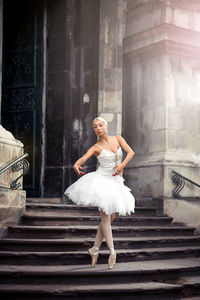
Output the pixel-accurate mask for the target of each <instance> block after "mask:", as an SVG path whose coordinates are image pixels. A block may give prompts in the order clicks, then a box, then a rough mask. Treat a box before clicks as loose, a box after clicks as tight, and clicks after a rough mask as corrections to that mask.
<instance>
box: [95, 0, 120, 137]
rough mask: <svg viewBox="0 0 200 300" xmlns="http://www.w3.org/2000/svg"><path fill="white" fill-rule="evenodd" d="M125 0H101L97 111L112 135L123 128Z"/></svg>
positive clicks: (118, 132)
mask: <svg viewBox="0 0 200 300" xmlns="http://www.w3.org/2000/svg"><path fill="white" fill-rule="evenodd" d="M125 9H126V1H124V0H109V1H107V0H100V44H99V99H98V114H99V115H100V116H101V117H103V118H105V119H106V120H107V121H108V124H109V126H108V129H109V134H110V135H116V134H121V131H122V122H121V119H122V62H123V56H122V52H123V37H124V30H125Z"/></svg>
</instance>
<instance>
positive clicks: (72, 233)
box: [7, 225, 195, 239]
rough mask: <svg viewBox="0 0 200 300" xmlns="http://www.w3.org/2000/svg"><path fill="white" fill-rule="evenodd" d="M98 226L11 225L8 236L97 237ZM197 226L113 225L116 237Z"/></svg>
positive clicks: (173, 232)
mask: <svg viewBox="0 0 200 300" xmlns="http://www.w3.org/2000/svg"><path fill="white" fill-rule="evenodd" d="M96 230H97V227H96V226H86V225H85V226H84V225H82V226H81V225H79V226H76V225H72V226H20V225H19V226H10V227H8V234H7V237H13V238H27V239H29V238H44V239H46V238H55V239H60V238H69V237H74V238H75V237H86V238H88V236H89V237H95V236H96ZM194 230H195V228H192V227H181V226H180V227H179V226H168V227H166V226H156V227H155V226H112V231H113V236H114V237H120V236H121V237H122V236H124V237H125V236H126V237H133V236H148V237H149V236H168V235H193V233H194Z"/></svg>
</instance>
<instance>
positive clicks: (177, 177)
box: [171, 170, 200, 198]
mask: <svg viewBox="0 0 200 300" xmlns="http://www.w3.org/2000/svg"><path fill="white" fill-rule="evenodd" d="M171 173H172V174H173V176H172V182H173V183H174V184H176V187H175V188H174V189H173V191H172V196H173V197H175V198H180V197H181V196H180V195H179V193H180V191H181V190H182V189H183V188H184V186H185V181H188V182H189V183H191V184H193V185H195V186H197V187H199V188H200V184H197V183H196V182H194V181H192V180H191V179H189V178H187V177H185V176H183V175H181V174H180V173H178V172H176V171H174V170H172V171H171Z"/></svg>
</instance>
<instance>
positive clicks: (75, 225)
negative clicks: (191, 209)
mask: <svg viewBox="0 0 200 300" xmlns="http://www.w3.org/2000/svg"><path fill="white" fill-rule="evenodd" d="M42 202H43V203H42ZM46 202H47V203H45V199H39V200H38V199H29V200H28V201H27V209H26V214H25V215H24V216H23V217H22V221H21V224H19V225H17V226H11V227H9V228H8V231H7V236H6V237H5V238H3V239H1V240H0V298H1V299H6V300H7V299H27V300H31V299H36V297H37V299H48V300H49V299H70V300H71V299H110V297H114V298H115V299H120V300H122V299H138V300H140V299H145V300H148V299H170V300H171V299H185V300H186V299H188V300H189V299H190V300H192V299H193V300H195V299H200V236H195V235H194V228H188V227H185V226H183V225H182V224H175V223H173V220H172V218H170V217H168V216H157V215H156V209H155V208H152V207H151V208H149V207H137V208H136V213H135V214H133V215H131V216H127V217H119V216H116V219H115V221H114V222H113V225H112V228H113V237H114V244H115V249H116V251H117V264H116V266H115V268H114V269H113V270H108V267H107V260H108V253H109V252H108V250H107V248H106V244H105V242H104V243H103V244H102V248H101V252H100V256H99V260H98V264H97V266H96V268H92V267H91V266H90V257H89V255H88V252H87V249H88V248H89V247H91V246H92V245H93V242H94V237H95V235H96V228H97V225H98V224H99V222H100V218H99V214H98V210H97V209H95V208H91V207H90V208H85V207H78V206H74V205H71V204H66V205H63V204H59V203H60V200H59V199H58V198H57V199H51V201H49V200H48V199H46ZM48 202H50V203H48Z"/></svg>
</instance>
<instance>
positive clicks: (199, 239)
mask: <svg viewBox="0 0 200 300" xmlns="http://www.w3.org/2000/svg"><path fill="white" fill-rule="evenodd" d="M93 244H94V239H92V238H87V239H85V238H76V239H75V238H69V239H67V238H66V239H44V240H43V239H31V238H29V239H20V238H16V239H13V238H4V239H1V240H0V249H1V250H2V251H40V252H52V251H53V252H64V251H73V250H74V249H76V250H77V251H81V250H82V251H84V250H85V249H87V248H90V247H92V246H93ZM114 244H115V248H116V249H140V248H160V247H184V246H190V247H192V246H200V236H174V237H173V236H166V237H161V236H156V237H118V238H114ZM101 249H107V246H106V243H105V241H104V242H103V243H102V246H101Z"/></svg>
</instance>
